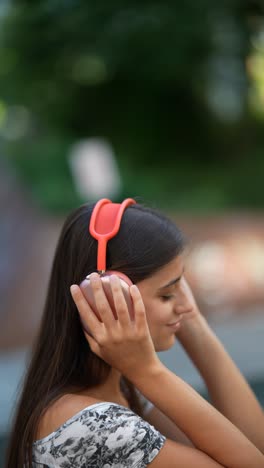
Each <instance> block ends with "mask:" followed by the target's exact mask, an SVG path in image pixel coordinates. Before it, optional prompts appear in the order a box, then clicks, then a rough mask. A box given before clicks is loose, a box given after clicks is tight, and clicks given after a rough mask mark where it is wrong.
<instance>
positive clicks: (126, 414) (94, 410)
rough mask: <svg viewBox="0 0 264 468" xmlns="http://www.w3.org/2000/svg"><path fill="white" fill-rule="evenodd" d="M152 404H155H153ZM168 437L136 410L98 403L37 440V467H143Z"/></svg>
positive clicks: (35, 459)
mask: <svg viewBox="0 0 264 468" xmlns="http://www.w3.org/2000/svg"><path fill="white" fill-rule="evenodd" d="M150 405H151V404H150ZM165 440H166V438H165V436H163V435H162V434H160V432H159V431H157V430H156V429H155V428H154V427H153V426H152V425H150V424H149V423H147V422H146V421H144V419H142V418H141V417H139V416H138V415H137V414H136V413H134V412H133V411H132V410H130V409H128V408H126V407H125V406H122V405H119V404H117V403H110V402H102V403H95V404H93V405H91V406H88V407H87V408H84V409H83V410H81V411H80V412H78V413H77V414H75V415H74V416H73V417H71V418H70V419H68V420H67V421H66V422H65V423H64V424H63V425H61V426H60V427H59V428H58V429H57V430H56V431H54V432H52V433H51V434H49V435H48V436H46V437H44V438H43V439H40V440H36V441H35V442H34V443H33V451H32V457H33V464H32V466H33V468H53V467H56V468H57V467H58V468H72V467H76V468H78V467H81V468H110V467H111V468H112V467H114V468H125V467H129V468H143V467H146V466H147V465H148V464H149V463H150V462H151V461H152V460H153V459H154V458H155V457H156V455H157V454H158V453H159V450H160V449H161V448H162V446H163V445H164V442H165Z"/></svg>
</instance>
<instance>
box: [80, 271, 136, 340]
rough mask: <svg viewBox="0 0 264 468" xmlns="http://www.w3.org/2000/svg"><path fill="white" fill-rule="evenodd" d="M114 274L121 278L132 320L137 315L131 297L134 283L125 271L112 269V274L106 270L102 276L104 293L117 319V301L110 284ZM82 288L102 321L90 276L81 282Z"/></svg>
mask: <svg viewBox="0 0 264 468" xmlns="http://www.w3.org/2000/svg"><path fill="white" fill-rule="evenodd" d="M113 274H115V275H117V276H118V277H119V278H120V280H121V286H122V291H123V294H124V298H125V301H126V304H127V308H128V312H129V315H130V318H131V320H134V316H135V315H134V310H133V303H132V299H131V296H130V291H129V286H130V285H132V281H131V280H130V279H129V278H128V277H127V276H126V275H124V274H123V273H121V272H118V271H111V274H108V272H106V273H105V274H104V275H103V276H102V277H101V280H102V284H103V289H104V293H105V296H106V298H107V300H108V302H109V305H110V307H111V310H112V312H113V315H114V317H115V319H116V320H117V313H116V309H115V303H114V298H113V293H112V288H111V284H110V276H111V275H113ZM80 288H81V291H82V293H83V295H84V297H85V299H86V300H87V302H88V304H89V306H90V307H91V309H92V310H93V312H94V313H95V315H96V316H97V318H98V319H99V320H100V321H102V320H101V317H100V313H99V311H98V309H97V306H96V303H95V299H94V295H93V289H92V287H91V284H90V280H89V278H85V279H84V280H83V281H82V282H81V284H80ZM86 331H87V332H89V330H86Z"/></svg>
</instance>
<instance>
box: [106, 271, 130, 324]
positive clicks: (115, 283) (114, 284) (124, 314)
mask: <svg viewBox="0 0 264 468" xmlns="http://www.w3.org/2000/svg"><path fill="white" fill-rule="evenodd" d="M110 285H111V289H112V293H113V299H114V305H115V310H116V315H117V318H118V320H119V322H120V324H121V325H122V326H126V325H128V324H129V323H130V321H131V320H130V316H129V311H128V306H127V303H126V300H125V297H124V293H123V290H122V285H121V281H120V279H119V278H118V276H116V275H111V276H110Z"/></svg>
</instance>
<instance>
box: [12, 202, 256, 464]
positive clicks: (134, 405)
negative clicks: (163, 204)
mask: <svg viewBox="0 0 264 468" xmlns="http://www.w3.org/2000/svg"><path fill="white" fill-rule="evenodd" d="M93 208H94V207H93V206H91V205H84V206H82V207H81V208H79V209H78V210H76V211H75V212H73V213H72V214H71V216H69V218H68V219H67V220H66V222H65V224H64V227H63V229H62V233H61V236H60V239H59V242H58V246H57V249H56V253H55V258H54V263H53V268H52V272H51V278H50V284H49V288H48V294H47V300H46V305H45V310H44V315H43V319H42V323H41V327H40V331H39V335H38V338H37V340H36V344H35V348H34V350H33V357H32V361H31V364H30V367H29V370H28V373H27V376H26V379H25V383H24V388H23V392H22V395H21V398H20V402H19V405H18V411H17V416H16V420H15V423H14V427H13V432H12V436H11V440H10V446H9V452H8V461H7V467H8V468H17V467H20V466H21V467H22V466H25V467H28V466H33V467H41V466H42V467H47V466H48V467H55V466H56V467H64V468H66V467H72V466H74V467H98V468H100V467H105V468H106V467H112V466H115V467H120V468H121V467H145V466H147V465H149V466H151V467H153V468H159V467H162V468H164V467H168V468H169V467H171V468H172V467H177V468H185V467H191V466H195V467H198V468H200V467H203V468H216V467H221V466H225V467H227V468H231V467H232V468H260V467H264V456H263V452H264V443H263V438H262V433H263V414H262V410H261V408H260V406H259V404H258V402H257V401H256V399H255V397H254V395H253V393H252V391H251V390H250V388H249V386H248V385H247V383H246V382H245V380H244V378H243V377H242V375H241V374H240V372H239V370H238V369H237V368H236V366H235V364H234V363H233V362H232V360H231V359H230V357H229V356H228V354H227V353H226V351H225V350H224V349H223V347H222V345H221V343H220V342H219V340H218V339H217V338H216V337H215V335H214V334H213V332H212V331H211V330H210V328H209V326H208V324H207V323H206V320H205V319H204V318H203V317H202V316H201V314H200V312H199V310H198V308H197V305H196V303H195V301H194V299H193V296H192V294H191V291H190V289H189V287H188V285H187V283H186V281H185V279H184V257H183V251H184V245H185V242H184V238H183V236H182V234H181V232H180V231H179V229H178V228H177V227H176V226H175V225H174V224H173V223H172V222H171V221H170V220H169V219H167V218H166V217H165V216H163V215H161V214H160V213H158V212H156V211H154V210H151V209H148V208H145V207H143V206H140V205H138V204H133V205H131V206H128V207H127V208H126V209H125V212H124V214H123V217H122V220H121V225H120V229H119V230H118V233H117V234H116V235H115V237H113V238H112V239H111V240H110V241H109V242H108V246H107V255H106V262H107V268H108V270H110V271H117V272H121V273H123V274H124V275H126V276H127V277H128V278H130V280H131V281H132V283H134V284H133V285H132V286H130V289H129V291H130V294H131V299H132V304H133V314H134V317H131V315H130V314H129V312H128V308H127V303H126V301H125V298H124V295H123V292H122V288H121V282H120V279H119V277H118V276H116V275H112V277H111V278H110V284H111V289H112V293H113V298H114V304H115V313H116V318H114V316H113V310H112V309H111V308H110V305H109V302H108V301H107V299H106V296H105V294H104V290H103V287H102V280H101V279H100V276H99V275H98V274H97V273H93V274H91V273H92V272H95V271H96V269H97V241H96V240H95V239H94V238H93V237H92V236H91V234H89V232H88V226H89V222H90V219H91V215H92V213H94V211H93ZM87 274H91V275H90V282H91V287H92V291H93V294H94V298H95V303H96V307H97V311H98V313H99V316H100V318H98V317H97V315H95V313H94V311H93V310H92V309H91V307H90V306H89V304H88V302H87V301H86V299H85V298H84V296H83V294H82V291H81V289H80V288H79V287H78V286H77V285H79V284H80V283H81V281H82V280H83V279H84V278H85V277H86V276H87ZM71 285H74V286H72V287H71V294H72V296H71V294H70V286H71ZM135 285H137V286H135ZM78 312H79V314H78ZM79 315H80V316H79ZM80 318H81V320H80ZM87 330H89V333H88V332H87ZM177 338H178V339H179V340H180V342H181V344H182V345H183V347H184V348H185V350H186V351H187V353H188V354H189V356H190V357H191V359H192V360H193V362H194V364H195V365H196V366H197V368H198V370H199V371H200V373H201V375H202V376H203V378H204V380H205V383H206V385H207V387H208V390H209V393H210V396H211V398H212V401H213V403H214V405H215V407H216V408H217V409H215V408H214V407H213V406H211V405H210V404H209V403H207V402H206V401H205V400H204V399H203V398H202V397H200V396H199V395H198V394H197V393H196V392H195V391H194V390H193V389H192V388H191V387H190V386H189V385H187V384H186V383H185V382H183V381H182V380H181V379H180V378H179V377H178V376H176V375H174V374H173V373H171V372H170V371H169V370H168V369H166V367H165V366H163V365H162V364H161V362H160V361H159V359H158V357H157V355H156V351H163V350H167V349H169V348H170V347H172V346H173V344H174V342H175V340H176V339H177ZM150 401H151V402H152V403H150Z"/></svg>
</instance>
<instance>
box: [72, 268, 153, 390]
mask: <svg viewBox="0 0 264 468" xmlns="http://www.w3.org/2000/svg"><path fill="white" fill-rule="evenodd" d="M90 281H91V286H92V289H93V294H94V298H95V303H96V307H97V310H98V312H99V314H100V317H101V320H102V322H100V321H99V320H98V318H97V316H96V315H95V313H94V312H93V310H92V309H91V307H90V306H89V304H88V302H87V301H86V299H85V297H84V296H83V294H82V291H81V289H80V288H79V287H78V286H77V285H72V286H71V294H72V298H73V300H74V302H75V304H76V307H77V309H78V311H79V314H80V318H81V322H82V323H83V324H84V326H86V327H87V328H88V329H89V330H90V331H91V334H92V336H91V335H89V334H88V333H87V332H86V331H85V330H84V334H85V337H86V340H87V341H88V343H89V345H90V348H91V350H92V351H93V352H94V353H95V354H97V356H99V357H100V358H102V359H103V360H104V361H106V362H107V363H108V364H110V365H111V366H112V367H114V368H116V369H118V370H119V371H120V372H121V373H122V374H123V375H125V376H126V377H127V378H128V379H130V380H132V381H133V377H134V376H135V375H136V376H137V377H138V375H139V374H141V375H142V376H144V374H145V373H146V372H149V370H150V369H151V370H153V369H154V368H155V367H156V366H159V365H162V364H161V362H160V361H159V359H158V357H157V355H156V353H155V349H154V345H153V342H152V339H151V336H150V332H149V328H148V324H147V320H146V314H145V307H144V304H143V300H142V298H141V295H140V292H139V290H138V288H137V286H136V285H132V286H131V287H130V294H131V298H132V302H133V307H134V313H135V318H134V320H131V318H130V315H129V311H128V308H127V304H126V301H125V298H124V295H123V292H122V287H121V283H120V280H119V278H118V277H117V276H116V275H111V277H110V284H111V288H112V293H113V298H114V304H115V310H116V314H117V320H116V319H115V317H114V315H113V312H112V310H111V307H110V305H109V303H108V301H107V299H106V296H105V293H104V290H103V287H102V282H101V279H100V277H99V275H98V274H97V273H93V274H92V275H90Z"/></svg>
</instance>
